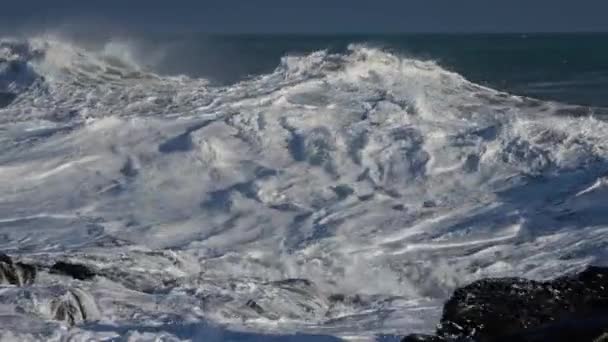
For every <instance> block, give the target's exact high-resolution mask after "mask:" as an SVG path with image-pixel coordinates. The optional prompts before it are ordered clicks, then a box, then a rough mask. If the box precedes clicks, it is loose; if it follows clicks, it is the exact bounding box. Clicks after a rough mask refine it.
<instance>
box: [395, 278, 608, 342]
mask: <svg viewBox="0 0 608 342" xmlns="http://www.w3.org/2000/svg"><path fill="white" fill-rule="evenodd" d="M605 332H608V268H603V267H589V268H587V269H586V270H585V271H583V272H581V273H578V274H574V275H570V276H565V277H561V278H558V279H555V280H553V281H548V282H538V281H532V280H526V279H521V278H500V279H483V280H479V281H476V282H474V283H472V284H470V285H467V286H465V287H462V288H459V289H457V290H456V291H455V292H454V294H453V295H452V297H451V298H450V299H449V300H448V301H447V302H446V304H445V305H444V309H443V316H442V319H441V322H440V324H439V326H438V329H437V334H436V336H434V337H432V336H421V335H411V336H408V337H406V338H405V339H404V340H403V341H444V340H445V341H454V340H455V341H458V340H465V339H466V340H473V341H480V342H485V341H493V342H494V341H573V340H576V341H594V340H595V339H597V338H599V337H600V336H601V335H602V334H603V333H605ZM432 338H435V339H432Z"/></svg>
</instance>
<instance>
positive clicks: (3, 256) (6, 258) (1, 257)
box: [0, 253, 13, 265]
mask: <svg viewBox="0 0 608 342" xmlns="http://www.w3.org/2000/svg"><path fill="white" fill-rule="evenodd" d="M0 262H3V263H5V264H8V265H12V264H13V259H11V257H9V256H8V255H6V254H4V253H0Z"/></svg>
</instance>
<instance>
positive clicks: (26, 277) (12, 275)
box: [0, 253, 36, 286]
mask: <svg viewBox="0 0 608 342" xmlns="http://www.w3.org/2000/svg"><path fill="white" fill-rule="evenodd" d="M35 280H36V268H35V267H34V266H32V265H28V264H25V263H22V262H17V263H13V260H12V259H11V257H9V256H8V255H6V254H3V253H0V284H10V285H16V286H25V285H31V284H33V283H34V281H35Z"/></svg>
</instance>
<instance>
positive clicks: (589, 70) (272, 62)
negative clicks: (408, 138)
mask: <svg viewBox="0 0 608 342" xmlns="http://www.w3.org/2000/svg"><path fill="white" fill-rule="evenodd" d="M143 41H144V44H143V46H144V47H145V49H154V48H159V47H161V46H162V47H165V48H166V47H169V48H167V49H166V50H165V52H166V55H165V58H164V59H163V60H162V61H161V63H160V64H159V65H158V66H157V68H158V69H159V71H161V72H164V73H168V74H176V73H183V74H188V75H191V76H201V77H207V78H210V79H211V80H212V81H214V82H216V83H222V84H227V83H233V82H237V81H239V80H241V79H243V78H246V77H250V76H253V75H258V74H264V73H268V72H270V71H272V70H273V69H274V68H275V67H276V66H277V65H278V63H279V61H280V58H281V57H282V56H285V55H286V54H305V53H310V52H312V51H315V50H321V49H328V50H331V51H335V52H343V51H344V50H346V49H347V48H348V46H349V45H350V44H353V43H358V44H368V45H371V46H374V47H382V48H384V49H387V50H391V51H393V52H397V53H399V54H402V55H405V56H408V57H412V58H418V59H424V60H429V59H430V60H435V61H437V62H438V63H439V64H440V65H441V66H442V67H444V68H446V69H449V70H452V71H455V72H458V73H459V74H462V75H464V76H465V77H466V78H468V79H469V80H471V81H473V82H476V83H480V84H484V85H487V86H490V87H492V88H496V89H500V90H505V91H508V92H510V93H514V94H518V95H526V96H531V97H535V98H539V99H543V100H556V101H561V102H567V103H572V104H581V105H592V106H608V34H529V35H526V34H490V35H487V34H475V35H413V34H410V35H335V36H332V35H316V36H313V35H251V36H244V35H232V36H208V35H199V34H191V35H179V36H164V37H159V36H156V37H153V38H151V37H147V38H145V39H144V40H143Z"/></svg>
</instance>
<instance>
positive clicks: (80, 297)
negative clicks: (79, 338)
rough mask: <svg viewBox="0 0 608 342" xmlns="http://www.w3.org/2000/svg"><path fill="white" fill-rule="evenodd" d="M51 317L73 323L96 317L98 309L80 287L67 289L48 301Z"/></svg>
mask: <svg viewBox="0 0 608 342" xmlns="http://www.w3.org/2000/svg"><path fill="white" fill-rule="evenodd" d="M50 309H51V315H52V318H53V319H55V320H57V321H61V322H65V323H67V324H68V325H74V324H78V323H82V322H85V321H89V320H92V319H95V318H97V316H98V315H99V310H98V308H97V305H96V303H95V301H94V300H93V299H92V298H91V296H90V295H89V294H87V293H86V292H84V291H82V290H80V289H71V290H68V291H67V292H66V293H65V294H64V295H62V296H60V297H58V298H56V299H53V300H52V301H51V303H50Z"/></svg>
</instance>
